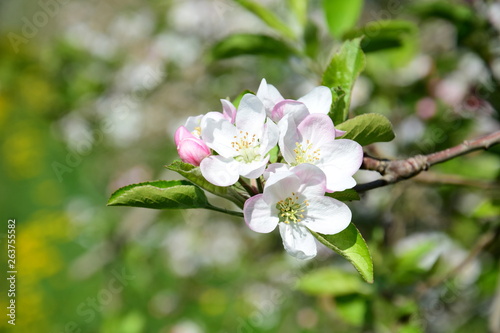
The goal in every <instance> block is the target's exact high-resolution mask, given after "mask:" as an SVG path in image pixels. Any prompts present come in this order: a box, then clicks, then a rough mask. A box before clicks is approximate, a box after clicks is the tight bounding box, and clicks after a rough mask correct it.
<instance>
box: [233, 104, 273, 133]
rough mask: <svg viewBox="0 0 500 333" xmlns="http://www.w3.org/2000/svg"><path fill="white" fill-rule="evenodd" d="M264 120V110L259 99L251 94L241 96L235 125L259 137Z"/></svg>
mask: <svg viewBox="0 0 500 333" xmlns="http://www.w3.org/2000/svg"><path fill="white" fill-rule="evenodd" d="M265 120H266V111H265V109H264V105H263V104H262V102H261V101H260V99H258V98H257V96H255V95H252V94H246V95H245V96H243V98H242V99H241V101H240V105H239V107H238V111H237V113H236V127H237V128H238V129H239V130H242V131H244V132H248V133H250V134H257V136H259V137H260V136H261V135H262V128H263V126H264V122H265Z"/></svg>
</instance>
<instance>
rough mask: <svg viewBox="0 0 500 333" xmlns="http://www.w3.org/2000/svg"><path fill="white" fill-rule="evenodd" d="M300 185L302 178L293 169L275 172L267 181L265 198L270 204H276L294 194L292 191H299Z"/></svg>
mask: <svg viewBox="0 0 500 333" xmlns="http://www.w3.org/2000/svg"><path fill="white" fill-rule="evenodd" d="M300 185H301V184H300V179H299V178H298V177H297V176H296V175H295V174H294V173H293V172H291V171H282V172H277V173H273V174H271V175H270V176H269V178H268V179H267V181H266V186H265V188H264V200H266V202H267V203H269V204H276V203H277V202H278V201H280V200H283V199H286V198H287V197H290V196H292V193H298V190H299V188H300Z"/></svg>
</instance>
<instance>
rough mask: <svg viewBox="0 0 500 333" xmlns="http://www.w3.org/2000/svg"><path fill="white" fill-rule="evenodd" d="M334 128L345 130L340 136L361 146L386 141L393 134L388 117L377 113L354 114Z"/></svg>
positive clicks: (389, 139) (392, 136) (391, 137)
mask: <svg viewBox="0 0 500 333" xmlns="http://www.w3.org/2000/svg"><path fill="white" fill-rule="evenodd" d="M335 128H337V129H339V130H342V131H346V132H347V133H346V134H344V135H343V136H341V137H340V138H341V139H351V140H354V141H356V142H357V143H359V144H360V145H362V146H366V145H369V144H371V143H374V142H388V141H391V140H392V139H394V136H395V135H394V132H393V130H392V124H391V122H390V121H389V119H387V118H386V117H385V116H383V115H381V114H378V113H367V114H362V115H359V116H356V117H354V118H352V119H349V120H347V121H345V122H343V123H342V124H339V125H337V126H335Z"/></svg>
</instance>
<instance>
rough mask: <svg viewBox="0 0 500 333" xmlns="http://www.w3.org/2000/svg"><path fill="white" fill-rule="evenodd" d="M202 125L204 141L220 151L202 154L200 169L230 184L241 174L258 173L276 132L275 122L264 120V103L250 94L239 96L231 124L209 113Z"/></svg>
mask: <svg viewBox="0 0 500 333" xmlns="http://www.w3.org/2000/svg"><path fill="white" fill-rule="evenodd" d="M201 128H202V134H201V136H202V139H203V141H204V142H205V143H206V144H207V145H208V147H210V148H212V149H213V150H214V151H216V152H217V153H218V154H219V155H212V156H210V157H207V158H205V159H204V160H203V161H202V162H201V164H200V170H201V173H202V175H203V177H205V179H207V180H208V181H209V182H211V183H212V184H214V185H218V186H229V185H232V184H234V183H236V182H237V181H238V179H239V177H240V176H243V177H247V178H257V177H259V176H261V175H262V173H263V172H264V169H265V167H266V165H267V162H268V161H269V154H268V153H269V151H270V150H271V149H272V148H273V147H274V146H276V144H277V141H278V136H279V131H278V127H277V126H276V124H274V123H273V122H272V121H270V120H269V121H267V117H266V111H265V109H264V105H263V104H262V102H261V101H260V100H259V99H258V98H257V97H256V96H255V95H252V94H246V95H245V96H243V98H242V99H241V102H240V105H239V107H238V110H237V112H236V116H235V121H234V124H233V123H232V122H231V121H229V120H228V119H225V118H220V117H219V118H218V119H217V117H213V116H210V113H209V114H207V115H206V116H205V117H204V118H203V120H202V126H201Z"/></svg>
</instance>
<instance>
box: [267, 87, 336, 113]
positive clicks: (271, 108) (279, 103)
mask: <svg viewBox="0 0 500 333" xmlns="http://www.w3.org/2000/svg"><path fill="white" fill-rule="evenodd" d="M257 97H259V98H260V100H261V101H262V103H264V107H265V108H266V112H267V115H268V117H269V118H271V119H272V120H274V121H275V122H278V121H279V120H280V119H281V118H283V116H284V115H286V114H288V113H293V112H304V111H307V113H322V114H327V113H328V112H329V111H330V106H331V105H332V92H331V91H330V89H329V88H328V87H325V86H319V87H315V88H314V89H312V90H311V91H310V92H309V93H307V94H306V95H304V96H302V97H301V98H299V99H298V100H296V101H295V100H291V99H285V98H283V96H281V94H280V92H279V91H278V89H276V87H274V86H273V85H272V84H267V82H266V79H262V81H261V83H260V86H259V90H257Z"/></svg>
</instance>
